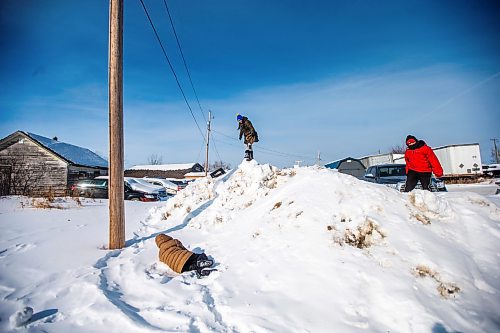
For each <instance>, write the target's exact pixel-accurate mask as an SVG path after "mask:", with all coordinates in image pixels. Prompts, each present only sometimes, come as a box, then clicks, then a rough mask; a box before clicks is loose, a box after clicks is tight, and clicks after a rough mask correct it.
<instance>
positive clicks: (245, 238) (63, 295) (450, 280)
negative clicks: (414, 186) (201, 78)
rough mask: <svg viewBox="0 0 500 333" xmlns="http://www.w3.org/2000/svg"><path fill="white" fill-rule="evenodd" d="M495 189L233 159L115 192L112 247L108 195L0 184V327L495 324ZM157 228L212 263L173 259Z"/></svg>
mask: <svg viewBox="0 0 500 333" xmlns="http://www.w3.org/2000/svg"><path fill="white" fill-rule="evenodd" d="M452 187H454V186H452ZM454 190H456V188H454ZM499 197H500V196H499V195H496V196H495V195H487V196H484V195H481V194H478V193H474V191H468V190H467V191H461V190H460V191H450V192H448V193H439V194H434V193H430V192H424V191H419V190H415V191H413V192H411V193H409V194H405V193H399V192H397V191H395V190H393V189H390V188H388V187H385V186H381V185H377V184H371V183H366V182H362V181H359V180H357V179H355V178H353V177H350V176H346V175H343V174H340V173H338V172H336V171H334V170H330V169H322V168H315V167H305V168H296V169H282V170H280V169H277V168H274V167H272V166H270V165H259V164H257V162H255V161H251V162H243V163H242V164H241V165H240V166H239V167H238V168H237V169H235V170H233V171H232V172H230V173H229V174H227V175H225V176H223V177H222V178H219V179H216V180H211V179H202V180H198V181H197V182H195V183H193V184H191V185H189V186H188V187H187V188H186V189H185V190H183V191H182V192H180V193H179V194H178V195H177V196H175V197H174V198H172V199H169V200H168V201H167V202H160V203H147V204H146V203H140V202H126V238H127V242H126V247H125V248H124V249H122V250H114V251H108V250H105V249H103V248H104V247H105V246H106V244H107V242H108V217H107V214H108V208H107V200H98V201H93V200H83V199H82V200H81V202H78V201H75V200H73V199H70V198H67V199H59V200H58V201H56V202H55V203H52V206H54V207H55V208H43V207H44V205H45V204H46V203H44V202H38V203H37V202H33V201H32V199H28V198H24V197H8V198H2V199H0V227H1V234H0V235H1V236H0V297H1V300H2V301H1V306H0V319H1V321H0V331H1V332H18V331H27V332H120V333H123V332H153V331H164V332H360V331H366V332H435V333H436V332H437V333H444V332H456V331H459V332H498V331H500V316H499V315H498V309H499V308H500V228H499V227H500V209H499V206H500V200H499ZM35 207H39V208H35ZM158 233H167V234H169V235H171V236H173V237H175V238H178V239H179V240H181V241H182V242H183V244H184V245H185V246H186V247H187V248H189V249H191V250H192V251H195V252H202V251H204V252H206V253H207V254H208V255H209V256H210V257H211V258H213V259H214V260H215V262H216V268H217V270H218V271H216V272H214V273H212V274H211V275H210V276H208V277H205V278H202V279H197V278H196V276H195V274H194V273H184V274H181V275H179V274H176V273H174V272H173V271H171V270H170V269H169V268H168V267H167V266H166V265H164V264H163V263H161V262H159V261H158V248H157V247H156V244H155V242H154V237H155V236H156V235H157V234H158ZM28 306H29V307H31V308H33V310H34V314H33V317H32V319H31V320H30V321H28V322H27V323H26V324H25V325H21V326H20V327H15V316H16V313H18V311H20V310H22V309H23V308H25V307H28Z"/></svg>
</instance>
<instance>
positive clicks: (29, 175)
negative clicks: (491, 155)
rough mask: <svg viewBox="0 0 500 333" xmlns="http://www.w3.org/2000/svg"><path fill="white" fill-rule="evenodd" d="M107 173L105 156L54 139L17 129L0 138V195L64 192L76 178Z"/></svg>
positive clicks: (56, 193) (92, 176) (57, 193)
mask: <svg viewBox="0 0 500 333" xmlns="http://www.w3.org/2000/svg"><path fill="white" fill-rule="evenodd" d="M107 173H108V162H107V161H106V160H105V159H103V158H102V157H100V156H98V155H97V154H96V153H94V152H92V151H90V150H88V149H86V148H82V147H78V146H74V145H71V144H68V143H64V142H61V141H59V140H58V139H57V138H53V139H49V138H46V137H43V136H41V135H36V134H33V133H28V132H23V131H17V132H14V133H12V134H11V135H9V136H7V137H5V138H3V139H2V140H0V195H8V194H22V195H33V196H37V195H46V194H47V193H48V192H52V193H54V194H55V195H65V194H67V193H68V189H69V188H70V187H71V185H73V184H74V183H75V182H76V181H78V180H79V179H84V178H94V177H95V176H100V175H107Z"/></svg>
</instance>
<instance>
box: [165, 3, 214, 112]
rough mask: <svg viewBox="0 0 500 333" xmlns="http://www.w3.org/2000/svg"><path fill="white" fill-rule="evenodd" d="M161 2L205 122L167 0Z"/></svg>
mask: <svg viewBox="0 0 500 333" xmlns="http://www.w3.org/2000/svg"><path fill="white" fill-rule="evenodd" d="M163 3H164V4H165V9H166V10H167V14H168V18H169V20H170V25H171V26H172V30H173V32H174V36H175V40H176V41H177V46H178V48H179V51H180V53H181V56H182V61H183V62H184V68H186V73H187V75H188V77H189V82H190V83H191V87H192V88H193V92H194V96H195V97H196V101H197V102H198V106H199V107H200V112H201V115H202V116H203V119H205V122H206V121H207V118H206V117H205V114H204V113H203V109H202V107H201V104H200V100H199V98H198V94H197V93H196V89H195V88H194V84H193V80H192V79H191V73H190V72H189V69H188V65H187V62H186V58H184V52H182V48H181V43H180V42H179V37H178V36H177V32H176V30H175V26H174V21H173V20H172V16H171V15H170V11H169V10H168V6H167V0H163Z"/></svg>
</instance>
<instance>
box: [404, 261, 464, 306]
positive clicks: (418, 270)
mask: <svg viewBox="0 0 500 333" xmlns="http://www.w3.org/2000/svg"><path fill="white" fill-rule="evenodd" d="M414 273H415V275H416V276H418V277H422V278H423V277H427V276H428V277H431V278H432V279H434V281H436V282H437V283H438V286H437V288H436V289H437V291H438V293H439V295H441V297H444V298H448V297H450V296H451V295H453V294H456V293H458V292H460V288H459V287H458V286H457V285H456V284H455V283H452V282H443V281H442V280H441V277H440V276H439V273H438V272H436V271H435V270H432V269H430V268H429V267H427V266H424V265H418V266H417V267H415V271H414Z"/></svg>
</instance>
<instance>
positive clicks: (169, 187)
mask: <svg viewBox="0 0 500 333" xmlns="http://www.w3.org/2000/svg"><path fill="white" fill-rule="evenodd" d="M142 179H144V180H145V181H147V182H148V183H150V184H153V185H156V186H161V187H163V188H164V189H165V191H167V194H171V195H175V194H177V192H178V191H179V190H181V188H180V186H179V185H177V184H174V183H173V182H171V181H170V180H166V179H162V178H146V177H144V178H142Z"/></svg>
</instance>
